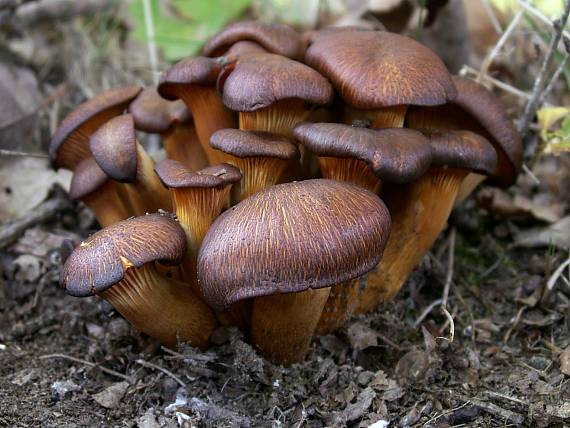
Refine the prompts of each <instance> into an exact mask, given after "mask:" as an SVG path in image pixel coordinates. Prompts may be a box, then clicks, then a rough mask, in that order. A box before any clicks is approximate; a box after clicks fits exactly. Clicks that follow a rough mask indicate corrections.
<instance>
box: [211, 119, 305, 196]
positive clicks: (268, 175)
mask: <svg viewBox="0 0 570 428" xmlns="http://www.w3.org/2000/svg"><path fill="white" fill-rule="evenodd" d="M210 145H211V146H212V147H214V148H215V149H218V150H221V151H223V152H224V153H227V154H228V155H230V156H231V157H230V158H228V162H229V163H231V164H233V165H235V166H237V167H238V168H239V169H240V171H241V173H242V179H241V181H240V183H239V185H236V186H234V190H235V192H234V194H235V196H234V197H233V198H232V199H233V201H234V202H236V203H237V202H239V201H241V200H243V199H245V198H247V197H249V196H251V195H253V194H254V193H256V192H258V191H260V190H262V189H265V188H266V187H269V186H272V185H274V184H276V183H278V182H279V179H280V178H281V176H282V175H283V173H284V172H285V170H286V169H288V167H289V168H292V167H293V166H294V165H293V162H296V161H297V160H298V159H299V158H300V156H301V155H300V153H299V149H298V148H297V146H296V145H295V144H294V143H292V142H291V141H290V140H289V139H288V138H285V137H283V136H280V135H277V134H271V133H269V132H249V131H242V130H239V129H222V130H220V131H217V132H216V133H214V134H213V135H212V138H211V139H210Z"/></svg>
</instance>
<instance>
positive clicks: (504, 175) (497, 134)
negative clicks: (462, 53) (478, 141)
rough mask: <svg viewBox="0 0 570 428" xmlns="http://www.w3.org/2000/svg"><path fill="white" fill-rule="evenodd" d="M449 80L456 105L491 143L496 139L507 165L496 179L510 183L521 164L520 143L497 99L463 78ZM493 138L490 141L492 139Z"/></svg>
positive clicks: (485, 89)
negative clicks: (455, 96) (482, 130)
mask: <svg viewBox="0 0 570 428" xmlns="http://www.w3.org/2000/svg"><path fill="white" fill-rule="evenodd" d="M453 83H454V84H455V86H456V88H457V98H455V99H454V100H453V104H455V105H457V106H458V107H460V108H461V109H463V110H464V111H466V112H467V113H468V114H470V115H471V116H472V117H473V118H474V119H476V120H477V122H479V123H480V124H481V125H482V126H483V127H484V128H485V130H486V131H487V132H488V133H489V134H490V135H491V137H492V140H490V141H491V142H492V143H494V142H496V143H497V144H496V149H498V150H499V151H501V153H499V168H501V167H502V166H503V165H501V163H504V162H501V158H502V157H506V158H507V159H508V163H510V165H509V166H510V168H508V166H507V165H504V167H505V169H508V170H505V171H500V170H499V171H498V175H499V178H500V180H501V181H502V182H504V183H505V184H512V183H513V182H514V180H515V179H516V175H517V174H518V173H519V172H520V170H521V168H522V163H523V146H522V142H521V137H520V135H519V133H518V132H517V130H516V129H515V127H514V125H513V121H512V120H511V118H510V117H509V115H508V114H507V111H506V110H505V108H504V106H503V105H502V103H501V101H500V100H499V99H498V98H497V97H496V96H495V95H493V94H492V93H491V92H490V91H489V90H488V89H487V88H485V87H484V86H483V85H480V84H478V83H477V82H475V81H473V80H471V79H467V78H465V77H460V76H454V77H453ZM493 140H494V141H493Z"/></svg>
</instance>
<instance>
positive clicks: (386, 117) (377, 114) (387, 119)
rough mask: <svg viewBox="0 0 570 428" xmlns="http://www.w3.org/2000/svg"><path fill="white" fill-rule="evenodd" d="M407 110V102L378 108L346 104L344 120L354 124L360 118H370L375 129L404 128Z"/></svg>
mask: <svg viewBox="0 0 570 428" xmlns="http://www.w3.org/2000/svg"><path fill="white" fill-rule="evenodd" d="M407 110H408V106H407V105H405V104H402V105H397V106H393V107H385V108H381V109H377V110H361V109H357V108H354V107H350V106H346V107H345V109H344V112H343V117H342V121H343V122H344V123H346V124H349V125H352V124H353V123H354V122H355V121H358V120H368V121H370V128H373V129H382V128H403V127H404V119H405V118H406V111H407Z"/></svg>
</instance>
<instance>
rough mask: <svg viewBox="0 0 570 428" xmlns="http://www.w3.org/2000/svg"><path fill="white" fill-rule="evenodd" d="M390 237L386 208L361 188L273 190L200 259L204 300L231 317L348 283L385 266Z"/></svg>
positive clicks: (234, 215)
mask: <svg viewBox="0 0 570 428" xmlns="http://www.w3.org/2000/svg"><path fill="white" fill-rule="evenodd" d="M389 230H390V216H389V213H388V210H387V209H386V207H385V205H384V203H383V202H382V201H381V200H380V199H379V198H378V197H377V196H376V195H374V194H373V193H372V192H370V191H368V190H366V189H363V188H361V187H359V186H355V185H353V184H350V183H341V182H338V181H333V180H324V179H319V180H307V181H299V182H293V183H286V184H279V185H277V186H272V187H269V188H267V189H264V190H262V191H260V192H258V193H256V194H254V195H253V196H251V197H249V198H247V199H244V200H243V201H242V202H240V203H239V204H237V205H236V206H234V207H233V208H231V209H229V210H228V211H226V212H225V213H223V214H222V215H221V216H220V217H218V219H217V220H216V221H215V222H214V223H213V224H212V226H211V228H210V230H209V231H208V233H207V234H206V237H205V238H204V241H203V243H202V247H201V249H200V253H199V255H198V278H199V281H200V286H201V289H202V293H203V295H204V297H205V298H206V300H207V301H208V303H210V305H211V306H213V307H214V308H216V309H223V308H227V307H228V306H230V305H231V304H232V303H235V302H237V301H239V300H242V299H247V298H252V297H258V296H266V295H270V294H274V293H291V292H298V291H303V290H307V289H309V288H322V287H330V286H332V285H335V284H339V283H342V282H345V281H348V280H350V279H353V278H356V277H358V276H360V275H362V274H364V273H366V272H368V271H369V270H370V269H372V268H373V267H374V266H375V265H376V264H377V263H378V262H379V261H380V258H381V256H382V251H383V250H384V245H385V243H386V240H387V238H388V234H389Z"/></svg>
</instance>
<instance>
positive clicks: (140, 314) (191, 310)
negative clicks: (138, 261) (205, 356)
mask: <svg viewBox="0 0 570 428" xmlns="http://www.w3.org/2000/svg"><path fill="white" fill-rule="evenodd" d="M100 295H101V297H103V298H104V299H105V300H108V301H109V302H110V303H111V304H112V305H113V307H115V308H116V309H117V311H119V312H120V313H121V314H122V315H123V316H124V317H125V318H126V319H127V320H128V321H129V322H130V323H131V324H132V325H133V326H135V327H136V328H137V329H139V330H141V331H142V332H144V333H146V334H148V335H149V336H151V337H153V338H155V339H157V340H159V341H160V342H161V343H162V344H164V345H166V346H168V347H175V346H176V345H177V344H178V343H179V342H190V343H191V344H192V346H196V347H198V348H201V349H205V348H206V347H207V345H208V340H209V338H210V335H211V334H212V331H213V330H214V328H215V327H216V318H215V316H214V313H213V312H212V310H211V309H210V308H209V307H208V306H207V305H206V304H205V303H204V302H203V301H202V300H201V299H200V298H199V297H198V296H196V295H195V294H194V293H193V292H192V290H190V289H189V288H188V287H186V286H185V285H184V284H182V283H180V282H177V281H175V280H172V279H168V278H165V277H161V276H160V275H159V274H158V272H157V270H156V268H155V266H154V264H152V263H147V264H145V265H143V266H142V267H140V268H130V269H128V270H127V272H126V273H125V276H124V278H123V280H121V281H120V282H119V283H118V284H116V285H114V286H113V287H111V288H108V289H107V290H105V291H102V292H101V293H100ZM157 307H162V308H163V309H164V310H162V311H161V312H160V314H157V313H156V309H157ZM157 315H158V316H157Z"/></svg>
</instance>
